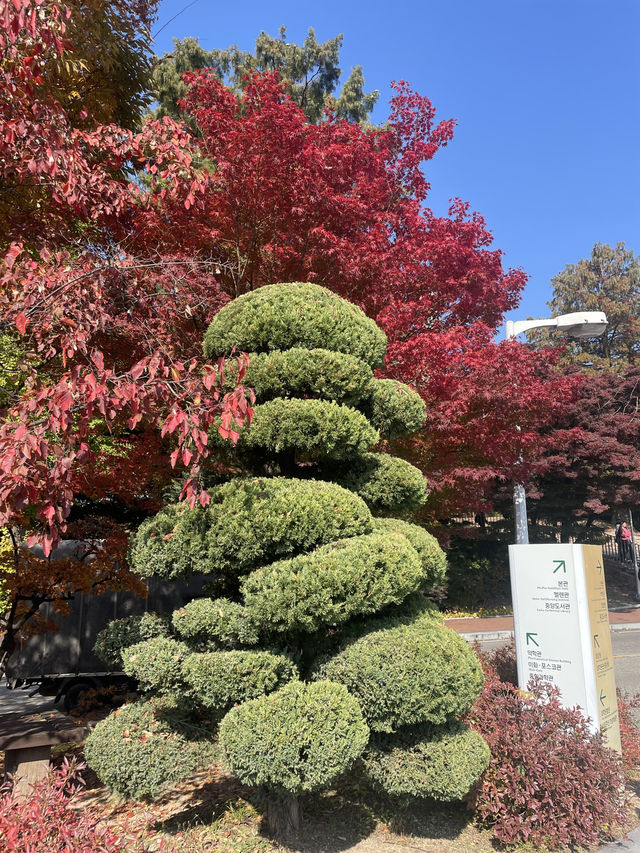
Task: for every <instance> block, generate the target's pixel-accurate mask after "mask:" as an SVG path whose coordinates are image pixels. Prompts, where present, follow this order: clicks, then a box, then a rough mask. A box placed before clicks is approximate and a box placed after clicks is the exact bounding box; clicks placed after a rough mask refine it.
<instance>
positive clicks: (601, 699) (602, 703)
mask: <svg viewBox="0 0 640 853" xmlns="http://www.w3.org/2000/svg"><path fill="white" fill-rule="evenodd" d="M606 698H607V697H606V695H605V694H604V693H603V692H602V690H601V691H600V704H601V705H604V700H605V699H606Z"/></svg>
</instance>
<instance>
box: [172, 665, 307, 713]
mask: <svg viewBox="0 0 640 853" xmlns="http://www.w3.org/2000/svg"><path fill="white" fill-rule="evenodd" d="M183 672H184V678H185V681H186V683H187V685H188V686H189V687H190V688H191V689H192V690H193V693H194V695H195V697H196V699H197V701H198V702H199V703H200V704H201V705H203V706H204V707H205V708H208V709H210V710H216V711H217V710H225V711H227V710H229V708H230V707H231V706H232V705H233V704H234V703H239V702H245V701H246V700H247V699H256V698H257V697H258V696H262V695H263V694H265V693H272V692H273V691H274V690H276V689H277V688H278V687H281V686H282V685H283V684H286V683H287V682H288V681H291V680H292V679H294V678H297V676H298V671H297V670H296V667H295V666H294V664H293V663H292V662H291V661H290V660H289V659H288V658H286V657H284V655H274V654H271V653H270V652H237V651H236V652H208V653H207V652H205V653H204V654H198V653H196V654H193V655H189V657H188V658H187V659H186V660H185V662H184V667H183Z"/></svg>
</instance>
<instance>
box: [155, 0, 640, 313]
mask: <svg viewBox="0 0 640 853" xmlns="http://www.w3.org/2000/svg"><path fill="white" fill-rule="evenodd" d="M188 3H189V0H161V2H160V7H159V17H158V24H157V28H160V27H162V26H163V25H164V24H165V23H166V22H167V21H168V20H169V19H170V18H171V17H172V16H173V15H175V14H176V13H178V12H180V11H181V10H183V9H184V8H185V6H187V4H188ZM282 25H285V26H286V27H287V30H288V32H287V37H288V40H290V41H295V42H297V43H298V44H300V43H301V42H302V41H303V39H304V37H305V35H306V33H307V31H308V29H309V27H310V26H312V27H313V28H314V29H315V32H316V36H317V38H318V40H319V41H324V40H326V39H328V38H332V37H333V36H335V35H337V34H338V33H343V35H344V40H343V47H342V51H341V67H342V69H343V72H344V76H346V75H347V74H348V73H349V71H350V69H351V67H352V66H354V65H362V66H363V70H364V75H365V79H366V89H367V91H369V90H371V89H379V90H380V100H379V102H378V106H377V108H376V111H375V113H374V115H373V119H374V120H379V121H382V120H384V119H385V118H386V115H387V103H388V100H389V97H390V88H389V83H390V82H391V81H392V80H400V79H404V80H407V81H409V82H410V83H411V85H412V86H413V88H414V89H416V91H418V92H420V93H421V94H423V95H426V96H427V97H429V98H430V99H431V101H432V102H433V104H434V106H435V107H436V109H437V115H438V118H456V119H457V121H458V127H457V132H456V136H455V139H454V141H453V143H451V144H450V145H449V146H448V147H447V148H446V149H444V150H443V151H441V152H440V153H439V154H438V155H437V156H436V158H435V159H434V160H433V161H431V163H429V164H427V166H426V169H425V172H426V175H427V178H428V180H429V181H430V182H431V185H432V192H431V195H430V198H429V204H430V206H431V207H432V209H433V210H434V211H435V212H436V213H444V212H445V211H446V209H447V207H448V200H449V199H450V198H452V197H455V196H458V197H460V198H462V199H464V200H466V201H469V202H470V203H471V206H472V208H473V209H474V210H478V211H479V212H480V213H482V214H483V216H484V217H485V218H486V220H487V224H488V227H489V228H490V230H491V231H492V233H493V235H494V246H495V247H496V248H500V249H502V250H503V251H504V253H505V264H506V265H508V266H514V267H522V268H523V269H524V270H525V272H527V273H528V275H529V276H530V278H529V283H528V285H527V288H526V290H525V293H524V296H523V300H522V303H521V305H520V308H519V309H518V310H517V311H515V312H513V314H512V315H510V316H511V318H512V319H519V318H523V317H527V316H536V317H538V316H547V315H548V308H547V307H546V304H545V303H546V302H547V300H548V299H550V297H551V287H550V279H551V277H552V276H553V275H554V274H555V273H557V272H559V271H561V270H562V269H564V267H565V265H566V264H567V263H575V262H576V261H577V260H578V259H579V258H583V257H586V256H588V255H589V254H590V252H591V249H592V247H593V244H594V243H595V242H603V243H612V244H615V243H617V242H618V241H624V242H625V243H626V244H627V247H628V248H631V249H633V251H634V252H636V253H638V252H640V168H639V165H640V159H639V156H638V152H639V151H640V111H639V109H638V106H639V104H638V94H639V91H640V51H639V50H638V47H637V34H638V28H639V26H640V2H639V0H484V2H482V3H480V2H476V0H445V1H444V2H442V0H441V2H437V3H436V2H429V0H423V2H409V0H395V2H392V3H390V2H387V3H380V2H379V1H378V0H370V2H363V0H342V2H336V0H325V2H323V3H321V4H312V3H300V2H288V1H287V0H271V2H265V0H262V2H255V0H243V2H242V3H240V4H238V5H234V4H230V3H228V2H225V3H214V2H212V0H196V2H195V3H194V4H193V5H191V6H190V8H188V9H186V10H185V11H184V12H183V13H182V14H180V15H179V16H178V17H177V18H176V19H175V20H174V21H172V22H171V23H169V24H168V25H167V26H166V27H165V28H164V29H163V30H162V32H160V33H159V34H158V36H157V38H156V43H155V49H156V53H163V52H164V51H168V50H171V45H172V42H171V40H172V38H173V37H176V38H184V37H185V36H197V37H198V38H199V39H200V43H201V44H202V45H203V46H204V47H206V48H207V49H212V48H215V47H218V48H223V47H228V46H229V45H231V44H237V45H238V47H240V48H243V49H246V50H252V49H253V47H254V45H255V39H256V36H257V35H258V33H259V32H260V31H261V30H265V31H266V32H268V33H269V34H270V35H273V36H275V35H277V32H278V29H279V27H280V26H282Z"/></svg>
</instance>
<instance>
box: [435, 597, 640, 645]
mask: <svg viewBox="0 0 640 853" xmlns="http://www.w3.org/2000/svg"><path fill="white" fill-rule="evenodd" d="M444 624H445V625H446V626H447V628H452V629H453V630H454V631H457V633H458V634H462V636H463V637H465V639H467V640H471V641H472V642H473V640H480V639H482V640H501V639H502V638H504V639H507V638H508V637H509V636H510V635H511V634H513V616H491V617H489V618H488V619H476V618H467V617H461V618H459V619H458V618H453V619H445V621H444ZM609 625H610V626H611V630H612V631H624V630H626V629H630V628H636V629H638V628H640V605H638V606H637V607H622V608H616V609H615V610H610V611H609Z"/></svg>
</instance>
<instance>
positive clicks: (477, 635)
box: [447, 622, 640, 849]
mask: <svg viewBox="0 0 640 853" xmlns="http://www.w3.org/2000/svg"><path fill="white" fill-rule="evenodd" d="M447 627H449V628H453V625H448V626H447ZM609 629H610V630H611V631H640V622H619V623H618V624H614V625H612V624H609ZM453 630H454V631H455V628H453ZM460 636H461V637H464V639H465V640H467V642H469V643H474V642H475V641H476V640H477V641H478V642H479V641H480V640H508V639H510V638H511V637H513V629H509V630H507V631H491V630H489V631H471V632H468V633H467V632H465V633H462V632H460ZM623 849H624V848H623Z"/></svg>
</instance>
